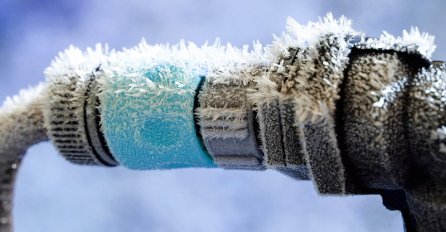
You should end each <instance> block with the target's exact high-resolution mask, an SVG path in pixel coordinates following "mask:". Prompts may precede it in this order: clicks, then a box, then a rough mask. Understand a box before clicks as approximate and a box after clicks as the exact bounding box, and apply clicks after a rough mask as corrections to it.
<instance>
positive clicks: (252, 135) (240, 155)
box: [196, 80, 265, 170]
mask: <svg viewBox="0 0 446 232" xmlns="http://www.w3.org/2000/svg"><path fill="white" fill-rule="evenodd" d="M246 89H247V86H246V85H243V84H241V83H239V82H231V83H230V84H214V83H212V82H211V81H209V80H206V81H205V83H204V85H203V88H202V89H201V91H200V93H199V96H198V97H199V103H200V105H199V107H198V108H197V109H196V112H197V115H198V118H199V125H200V132H201V135H202V138H203V141H204V144H205V146H206V149H207V150H208V152H209V153H210V154H211V155H212V157H213V158H214V162H215V163H216V164H217V165H219V166H220V167H222V168H225V169H246V170H263V169H265V167H264V166H263V164H262V162H263V153H262V151H261V150H260V149H259V144H258V142H257V136H256V130H257V127H256V121H255V117H254V114H253V112H252V109H251V106H250V104H249V103H248V100H247V97H246Z"/></svg>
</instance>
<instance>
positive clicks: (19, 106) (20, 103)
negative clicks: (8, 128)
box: [0, 83, 45, 113]
mask: <svg viewBox="0 0 446 232" xmlns="http://www.w3.org/2000/svg"><path fill="white" fill-rule="evenodd" d="M43 91H45V84H43V83H39V84H38V85H36V86H33V87H29V88H27V89H22V90H20V92H19V94H17V95H15V96H12V97H7V98H6V100H5V101H4V102H3V104H2V106H1V107H0V113H11V112H13V111H20V110H24V109H26V108H27V107H28V106H29V104H30V103H31V102H33V101H34V100H35V99H36V98H38V97H40V96H42V95H44V93H43Z"/></svg>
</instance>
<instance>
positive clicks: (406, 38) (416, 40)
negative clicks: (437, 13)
mask: <svg viewBox="0 0 446 232" xmlns="http://www.w3.org/2000/svg"><path fill="white" fill-rule="evenodd" d="M402 39H403V42H404V43H406V44H414V45H416V46H418V51H419V52H420V53H422V54H424V55H425V56H426V57H431V56H432V53H433V52H434V51H435V48H436V46H435V44H434V40H435V36H433V35H430V34H428V33H426V32H422V33H421V32H420V31H419V30H418V28H417V27H412V28H411V29H410V31H409V32H407V31H406V30H404V31H403V38H402Z"/></svg>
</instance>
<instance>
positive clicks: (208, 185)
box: [0, 0, 446, 232]
mask: <svg viewBox="0 0 446 232" xmlns="http://www.w3.org/2000/svg"><path fill="white" fill-rule="evenodd" d="M445 6H446V3H443V2H442V1H441V0H434V1H429V2H427V1H424V2H423V1H415V0H411V1H407V0H395V1H389V0H374V1H346V0H338V1H323V0H311V1H309V0H305V1H292V0H289V1H287V0H275V1H255V0H249V1H245V0H238V1H232V0H221V1H217V0H188V1H174V0H163V1H155V0H153V1H142V0H125V1H124V0H122V1H117V0H109V1H100V0H89V1H87V0H76V1H70V0H40V1H26V0H0V54H1V55H0V70H1V75H0V99H4V98H5V97H6V96H8V95H12V94H15V93H17V92H18V91H19V89H21V88H24V87H27V86H29V85H35V84H37V83H38V82H40V81H43V80H44V76H43V70H44V69H45V68H46V67H47V66H48V65H49V63H50V61H51V60H52V59H53V58H54V56H56V55H57V54H58V52H60V51H62V50H63V49H65V48H67V47H68V46H69V45H70V44H73V45H76V46H78V47H81V48H86V47H87V46H94V44H95V43H97V42H102V43H108V44H109V45H110V47H112V48H117V49H120V48H122V47H132V46H134V45H136V44H137V43H138V42H139V41H140V39H141V38H142V37H145V38H146V39H147V41H148V42H149V43H176V42H178V41H179V40H180V39H186V40H191V41H194V42H196V43H198V44H201V43H204V42H205V41H206V40H209V41H213V40H214V39H215V38H216V37H219V38H221V40H222V41H223V42H231V43H232V44H235V45H237V46H241V45H242V44H245V43H251V42H252V41H253V40H256V39H259V40H260V41H261V42H262V43H269V42H270V41H271V39H272V34H273V33H275V34H280V33H281V31H282V30H283V29H284V26H285V20H286V17H287V16H291V17H293V18H295V19H296V20H297V21H299V22H301V23H306V22H308V21H309V20H316V19H317V17H318V16H323V15H325V14H326V13H327V12H329V11H331V12H333V13H334V15H335V16H337V17H338V16H340V15H342V14H344V15H346V16H347V17H349V18H351V19H352V20H353V26H354V28H355V29H357V30H360V31H363V32H366V33H367V34H369V35H371V36H378V35H379V34H380V32H381V31H382V30H386V31H388V32H390V33H392V34H397V35H399V34H401V30H402V29H408V28H410V26H418V27H419V28H420V29H421V30H422V31H427V32H429V33H431V34H434V35H436V43H437V45H438V48H437V52H436V53H435V54H434V58H435V59H442V58H443V59H444V58H446V30H444V25H445V24H446V18H445V15H444V9H445ZM15 206H16V208H15V211H14V217H15V228H16V231H17V232H29V231H45V232H52V231H57V232H60V231H64V232H71V231H83V232H89V231H99V232H102V231H108V232H115V231H126V232H139V231H194V232H195V231H198V232H199V231H332V232H334V231H403V226H402V221H401V218H400V215H399V213H397V212H391V211H387V210H386V209H385V208H384V206H382V204H381V198H380V197H378V196H354V197H319V196H317V193H316V192H315V190H314V187H313V186H312V184H311V182H298V181H295V180H292V179H291V178H288V177H286V176H283V175H281V174H279V173H276V172H273V171H266V172H243V171H224V170H201V169H195V170H192V169H188V170H175V171H146V172H138V171H131V170H126V169H124V168H120V167H118V168H113V169H106V168H99V167H98V168H95V167H82V166H76V165H72V164H70V163H68V162H66V161H65V160H63V159H62V158H61V157H60V156H59V155H58V154H57V153H56V152H55V149H54V148H53V147H52V145H51V144H49V143H43V144H39V145H37V146H35V147H33V148H32V149H30V150H29V152H28V154H27V157H26V159H25V161H24V164H23V166H22V169H21V172H20V175H19V178H18V183H17V192H16V198H15Z"/></svg>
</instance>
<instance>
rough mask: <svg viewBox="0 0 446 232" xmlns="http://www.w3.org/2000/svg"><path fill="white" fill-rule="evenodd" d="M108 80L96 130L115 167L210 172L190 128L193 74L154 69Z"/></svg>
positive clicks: (196, 80) (169, 68) (210, 162)
mask: <svg viewBox="0 0 446 232" xmlns="http://www.w3.org/2000/svg"><path fill="white" fill-rule="evenodd" d="M129 73H131V72H129ZM109 78H112V81H110V82H109V83H110V84H109V86H108V89H107V90H106V93H105V94H103V95H102V99H101V102H102V104H101V107H102V108H101V112H102V115H101V117H102V129H103V133H104V136H105V139H106V141H107V144H108V146H109V148H110V151H111V153H112V154H113V156H114V157H115V158H116V160H117V161H118V162H119V163H120V164H121V165H123V166H125V167H127V168H130V169H138V170H148V169H173V168H188V167H216V165H215V164H214V162H213V160H212V157H211V156H210V155H209V154H208V153H207V152H206V150H205V148H204V146H203V145H202V141H201V139H200V138H199V137H198V135H197V132H196V128H195V122H194V97H195V94H196V90H197V86H198V85H199V83H200V80H201V77H200V75H199V73H198V72H194V71H189V70H187V71H186V70H185V69H184V68H182V67H179V66H177V65H172V64H158V65H155V66H153V67H150V68H148V69H146V70H143V71H141V70H139V72H138V74H136V75H132V76H130V75H129V76H122V74H117V75H116V76H114V77H109Z"/></svg>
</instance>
